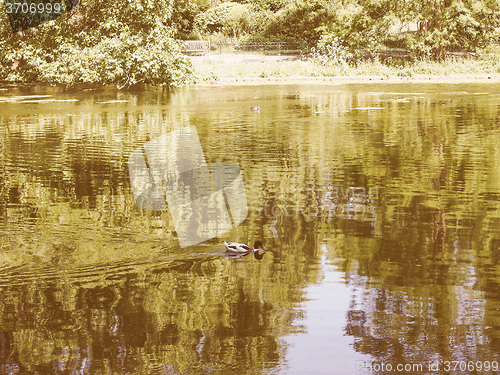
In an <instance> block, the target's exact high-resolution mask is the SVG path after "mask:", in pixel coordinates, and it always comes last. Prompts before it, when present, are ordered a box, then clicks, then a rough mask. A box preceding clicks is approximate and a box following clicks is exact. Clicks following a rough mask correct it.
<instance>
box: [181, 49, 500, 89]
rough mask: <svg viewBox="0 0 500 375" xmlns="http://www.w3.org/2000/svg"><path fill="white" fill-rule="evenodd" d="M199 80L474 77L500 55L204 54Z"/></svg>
mask: <svg viewBox="0 0 500 375" xmlns="http://www.w3.org/2000/svg"><path fill="white" fill-rule="evenodd" d="M191 60H192V63H193V66H194V69H195V74H196V76H197V77H198V80H199V82H211V81H216V80H219V79H244V78H274V77H290V78H292V77H348V76H350V77H358V76H380V77H417V76H422V75H426V76H440V77H447V76H473V75H496V74H500V54H498V53H489V54H483V55H481V56H479V57H477V58H448V59H445V60H442V61H429V60H420V61H415V62H412V63H410V62H406V63H400V64H397V63H392V62H381V61H379V60H374V61H366V62H358V63H356V64H348V63H332V62H325V61H322V60H321V59H318V58H314V57H300V56H296V57H279V56H259V55H214V54H212V55H210V54H209V55H206V56H195V57H192V58H191Z"/></svg>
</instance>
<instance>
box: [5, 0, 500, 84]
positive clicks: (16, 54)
mask: <svg viewBox="0 0 500 375" xmlns="http://www.w3.org/2000/svg"><path fill="white" fill-rule="evenodd" d="M499 26H500V1H499V0H469V1H462V0H440V1H417V0H408V1H405V2H403V3H401V2H397V1H394V0H365V1H354V0H344V1H337V0H290V1H287V0H240V1H221V0H177V1H173V0H159V1H154V2H153V1H150V0H130V1H127V2H119V1H118V0H99V1H98V0H83V1H81V2H80V3H79V4H78V6H76V7H75V8H73V9H72V10H71V11H69V12H67V13H66V14H64V15H63V16H61V17H59V18H58V19H56V20H55V21H52V22H48V23H46V24H43V25H40V26H38V27H34V28H31V29H28V30H25V31H23V32H18V33H12V31H11V29H10V26H9V22H8V18H7V15H6V13H5V9H4V8H2V10H1V14H0V27H1V29H0V79H1V80H8V81H28V82H50V83H64V84H73V83H79V82H86V83H116V84H118V85H119V86H122V85H127V86H128V85H133V84H135V83H151V84H166V85H169V86H180V85H183V84H186V83H190V82H194V81H195V80H196V76H195V73H194V71H193V67H192V64H191V62H190V60H189V59H188V58H187V57H186V56H185V55H184V54H183V53H182V49H183V44H182V40H190V39H208V40H211V41H212V45H213V48H215V49H217V48H219V46H220V44H221V43H223V42H228V41H230V42H232V43H244V42H251V41H296V42H302V43H303V44H304V53H305V54H307V55H308V56H312V58H311V59H309V61H307V62H305V63H302V67H301V68H300V69H299V70H300V71H302V72H303V74H307V75H312V76H314V75H339V74H340V75H347V74H352V75H359V74H384V71H386V72H387V74H391V75H413V74H419V72H421V74H425V73H430V71H432V70H444V71H448V72H449V69H448V68H449V66H450V64H452V65H453V66H452V71H453V72H454V73H457V74H458V73H460V72H457V69H458V70H459V69H462V68H463V69H469V68H470V67H472V70H473V71H474V72H476V73H477V74H479V73H485V72H486V73H496V72H498V64H496V63H495V61H496V60H495V59H494V58H491V57H489V56H491V55H488V54H487V53H486V52H488V48H490V51H489V52H488V53H492V52H491V47H490V46H491V45H494V44H495V43H497V42H498V41H499V40H500V36H499V32H498V30H499ZM218 45H219V46H218ZM380 51H386V52H387V51H390V53H389V58H384V59H380V58H379V57H378V56H380ZM494 51H496V50H494ZM306 52H307V53H306ZM450 52H455V53H467V54H469V56H476V55H477V54H479V55H481V57H480V58H479V59H476V60H467V61H465V62H459V63H455V62H454V61H450V60H449V58H448V57H447V56H449V53H450ZM495 53H496V52H495ZM391 54H393V55H394V56H395V58H392V57H391ZM276 64H278V63H276ZM279 64H280V67H279V68H276V69H274V68H273V67H272V66H270V67H269V68H268V70H269V72H268V73H266V71H260V72H258V73H257V74H258V75H259V76H260V75H267V74H269V75H271V76H273V75H278V76H287V74H288V73H287V72H286V70H287V69H289V68H288V67H287V65H288V66H290V65H292V66H293V68H292V70H291V71H290V74H293V72H294V71H296V69H297V68H299V66H295V65H297V64H299V63H298V62H297V63H295V64H289V63H288V62H287V63H285V64H282V63H279ZM433 64H434V66H431V65H433ZM304 67H305V68H304ZM247 68H248V67H247ZM203 69H204V70H205V71H203ZM203 69H201V70H202V72H201V73H200V74H201V79H206V77H207V74H208V75H210V74H212V75H215V76H216V75H217V72H215V73H214V72H213V67H211V66H210V64H208V65H207V67H205V68H203ZM252 69H253V68H252ZM252 69H246V71H249V70H252ZM283 69H284V70H285V72H283ZM210 70H212V72H210ZM223 70H225V71H226V72H227V71H228V69H223ZM229 70H230V69H229ZM257 70H258V69H257ZM367 70H368V71H370V72H367V73H365V71H367ZM198 71H200V69H198ZM462 73H467V74H470V73H472V72H471V71H469V70H466V71H463V72H462ZM226 75H227V74H226ZM198 78H200V77H198Z"/></svg>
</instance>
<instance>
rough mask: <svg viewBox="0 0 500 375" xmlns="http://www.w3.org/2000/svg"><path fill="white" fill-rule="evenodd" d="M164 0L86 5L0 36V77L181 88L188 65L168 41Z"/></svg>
mask: <svg viewBox="0 0 500 375" xmlns="http://www.w3.org/2000/svg"><path fill="white" fill-rule="evenodd" d="M172 12H173V7H172V3H171V2H170V1H169V0H160V1H153V0H131V1H127V2H119V1H117V0H97V1H96V0H87V1H83V2H82V3H81V4H80V5H78V6H77V7H76V8H74V10H73V11H72V12H69V13H67V14H65V15H63V16H62V17H60V18H58V19H57V20H55V21H52V22H49V23H46V24H43V25H40V26H38V27H35V28H32V29H29V30H26V31H24V32H20V33H12V32H11V31H10V29H9V27H8V24H7V21H6V17H2V22H3V24H2V25H1V27H2V30H1V31H0V46H1V47H2V48H1V50H0V63H1V71H0V78H1V79H5V80H13V81H16V80H21V81H38V82H57V83H65V84H73V83H80V82H82V83H112V82H113V83H118V84H119V85H130V84H135V83H152V84H167V85H171V86H178V85H182V84H183V83H186V82H189V81H190V80H191V79H192V72H191V68H190V63H189V61H188V60H187V58H186V57H184V56H183V55H182V54H181V47H180V45H179V43H178V42H176V40H175V39H174V38H173V37H174V35H175V31H174V30H173V28H172V26H171V16H172Z"/></svg>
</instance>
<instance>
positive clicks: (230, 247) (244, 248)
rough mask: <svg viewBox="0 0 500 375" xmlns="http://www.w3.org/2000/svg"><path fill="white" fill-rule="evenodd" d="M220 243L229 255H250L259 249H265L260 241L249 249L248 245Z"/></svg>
mask: <svg viewBox="0 0 500 375" xmlns="http://www.w3.org/2000/svg"><path fill="white" fill-rule="evenodd" d="M222 243H223V244H224V246H225V247H226V251H228V252H231V253H239V254H245V253H252V252H255V251H258V250H259V249H262V250H265V249H266V247H265V246H264V245H263V244H262V242H261V241H255V244H254V245H253V248H251V247H250V246H248V245H245V244H244V243H238V242H226V241H222Z"/></svg>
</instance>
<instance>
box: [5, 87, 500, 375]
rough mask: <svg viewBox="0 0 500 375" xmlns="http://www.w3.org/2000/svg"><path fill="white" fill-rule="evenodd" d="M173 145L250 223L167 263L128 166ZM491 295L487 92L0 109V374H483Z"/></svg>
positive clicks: (92, 96) (495, 178)
mask: <svg viewBox="0 0 500 375" xmlns="http://www.w3.org/2000/svg"><path fill="white" fill-rule="evenodd" d="M253 106H254V107H260V111H255V110H251V109H250V108H251V107H253ZM188 126H194V127H196V131H197V133H198V136H199V138H200V143H201V146H202V149H203V153H204V156H205V159H206V161H207V163H231V164H234V165H237V166H239V168H240V169H241V173H242V177H243V181H244V185H245V191H246V198H247V205H248V216H247V218H246V219H245V221H244V222H243V223H242V224H241V225H239V226H236V227H235V228H234V229H233V230H231V231H229V232H227V233H225V234H223V235H222V236H220V237H219V238H214V239H211V240H208V241H206V242H203V243H200V244H197V245H194V246H189V247H184V248H181V247H180V245H179V241H178V239H177V236H176V231H175V230H176V229H175V227H174V223H173V219H172V216H171V214H170V211H168V210H166V211H151V210H142V209H140V208H139V207H137V206H136V204H135V201H134V196H133V194H132V190H131V183H130V179H129V167H128V158H129V156H130V154H131V153H132V151H133V150H135V149H136V148H138V147H142V146H143V145H144V144H145V143H146V142H148V141H150V140H153V139H155V138H157V137H159V136H161V135H163V134H167V133H169V132H172V131H176V130H182V129H185V128H186V127H188ZM186 147H188V149H189V147H190V146H186ZM193 152H194V151H193ZM241 204H244V202H241ZM201 224H203V223H200V225H201ZM259 239H261V240H262V241H263V242H264V243H265V244H266V246H267V248H268V249H269V251H267V252H266V253H265V254H264V256H263V257H262V259H260V260H259V259H257V257H253V256H246V257H242V258H231V257H227V256H226V254H225V253H224V248H223V246H222V244H221V241H222V240H228V241H238V242H245V243H250V244H253V242H254V241H256V240H259ZM499 275H500V87H499V86H498V84H495V83H492V84H484V83H481V84H451V83H446V84H444V83H441V84H432V83H424V84H415V83H405V84H382V83H365V84H346V85H307V84H304V85H262V86H238V87H196V88H187V89H183V90H180V91H176V92H171V93H169V92H166V91H162V90H161V89H146V90H141V91H130V92H123V91H121V92H117V91H113V90H104V89H103V90H91V89H87V90H81V91H64V90H62V89H57V88H30V87H15V86H3V87H1V88H0V373H2V374H244V373H246V374H261V373H262V374H304V373H332V374H333V373H335V374H347V373H388V371H387V370H388V367H387V366H392V369H393V370H395V369H396V366H398V365H412V366H413V365H417V366H418V365H420V366H423V367H422V368H418V367H414V368H413V370H412V371H408V368H407V371H406V373H410V374H411V373H429V374H441V373H444V372H446V370H447V368H446V366H451V369H450V368H448V370H450V371H449V372H448V373H452V374H454V373H456V374H458V373H474V371H476V372H477V373H496V372H497V371H496V369H498V366H499V365H498V363H499V362H500V355H499V351H498V348H499V347H500V285H499V283H500V276H499ZM451 361H460V362H456V363H455V364H453V362H451ZM471 363H472V366H473V368H472V370H471V368H470V367H469V369H468V370H467V371H465V370H464V366H465V364H467V365H469V366H470V364H471ZM495 364H496V365H495ZM384 366H385V367H384ZM479 366H481V369H480V368H479Z"/></svg>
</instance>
